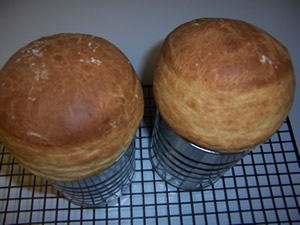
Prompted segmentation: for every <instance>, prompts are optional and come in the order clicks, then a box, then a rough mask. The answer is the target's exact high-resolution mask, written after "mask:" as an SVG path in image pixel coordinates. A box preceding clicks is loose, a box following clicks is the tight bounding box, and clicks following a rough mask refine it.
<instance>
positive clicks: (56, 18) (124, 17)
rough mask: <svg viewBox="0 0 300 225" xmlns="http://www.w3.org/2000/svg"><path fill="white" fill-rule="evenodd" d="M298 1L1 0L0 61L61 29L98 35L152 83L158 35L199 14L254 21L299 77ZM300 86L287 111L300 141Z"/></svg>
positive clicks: (197, 16)
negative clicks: (283, 52) (285, 51)
mask: <svg viewBox="0 0 300 225" xmlns="http://www.w3.org/2000/svg"><path fill="white" fill-rule="evenodd" d="M299 12H300V1H297V0H294V1H289V0H285V1H258V0H255V1H234V0H228V1H199V0H192V1H170V0H169V1H158V0H152V1H141V0H140V1H138V0H135V1H133V0H129V1H114V0H113V1H111V0H110V1H108V0H107V1H90V0H87V1H77V0H75V1H66V0H65V1H56V0H54V1H37V0H35V1H32V0H29V1H16V0H1V2H0V31H1V42H0V67H2V65H3V64H4V63H5V62H6V61H7V60H8V58H9V57H10V56H11V55H12V54H13V53H14V52H15V51H17V50H18V49H19V48H21V47H22V46H24V45H26V44H27V43H28V42H30V41H33V40H35V39H38V38H39V37H41V36H46V35H50V34H54V33H61V32H78V33H89V34H93V35H97V36H101V37H103V38H105V39H107V40H109V41H110V42H112V43H113V44H115V45H116V46H117V47H118V48H120V49H121V51H123V53H124V54H125V55H126V56H127V57H128V58H129V60H130V61H131V63H132V65H133V66H134V68H135V70H136V72H137V74H138V75H139V77H140V79H141V81H142V83H143V84H151V81H152V75H153V69H154V66H155V62H156V58H157V55H158V53H159V49H160V46H161V44H162V41H163V40H164V38H165V37H166V36H167V34H168V33H169V32H171V31H172V30H173V29H174V28H175V27H177V26H178V25H180V24H182V23H184V22H187V21H189V20H192V19H195V18H200V17H227V18H234V19H241V20H244V21H246V22H249V23H251V24H254V25H256V26H258V27H260V28H262V29H264V30H265V31H267V32H269V33H270V34H271V35H272V36H274V37H275V38H276V39H278V40H279V41H280V42H281V43H283V44H284V45H285V46H286V47H287V48H288V50H289V52H290V55H291V57H292V62H293V65H294V71H295V76H296V81H297V82H299V79H300V45H299V41H298V39H299V37H300V30H299V23H300V13H299ZM299 101H300V90H299V88H298V87H297V88H296V95H295V101H294V105H293V108H292V110H291V112H290V115H289V116H290V120H291V123H292V127H293V131H294V135H295V139H296V142H297V143H298V145H299V143H300V116H299V112H300V106H299Z"/></svg>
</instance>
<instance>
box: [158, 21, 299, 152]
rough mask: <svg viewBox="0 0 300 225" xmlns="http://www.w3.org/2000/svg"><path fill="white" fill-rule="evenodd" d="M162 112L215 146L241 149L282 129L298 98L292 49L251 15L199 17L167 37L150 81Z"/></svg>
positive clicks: (194, 138)
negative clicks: (246, 18)
mask: <svg viewBox="0 0 300 225" xmlns="http://www.w3.org/2000/svg"><path fill="white" fill-rule="evenodd" d="M153 82H154V83H153V90H154V97H155V101H156V104H157V107H158V109H159V111H160V114H161V116H162V117H163V119H164V120H165V121H166V122H167V123H168V125H169V126H170V127H171V128H172V129H173V130H174V131H175V132H176V133H177V134H179V135H181V136H182V137H184V138H186V139H187V140H188V141H190V142H193V143H194V144H197V145H199V146H201V147H204V148H208V149H211V150H215V151H218V152H238V151H244V150H248V149H251V148H254V147H255V146H257V145H259V144H261V143H263V142H264V141H265V140H266V139H268V138H269V137H270V136H271V135H272V134H273V133H274V132H276V131H277V129H279V127H280V126H281V125H282V123H283V122H284V120H285V119H286V117H287V115H288V113H289V111H290V109H291V107H292V103H293V98H294V90H295V77H294V72H293V66H292V63H291V58H290V55H289V53H288V50H287V49H286V48H285V47H284V46H283V45H282V44H281V43H280V42H279V41H277V40H276V39H275V38H273V37H272V36H271V35H270V34H268V33H266V32H265V31H263V30H262V29H260V28H257V27H255V26H253V25H250V24H248V23H246V22H243V21H239V20H233V19H225V18H201V19H196V20H193V21H190V22H187V23H185V24H182V25H180V26H179V27H177V28H176V29H174V30H173V31H172V32H171V33H170V34H169V35H168V36H167V38H166V39H165V41H164V44H163V47H162V50H161V54H160V56H159V59H158V63H157V67H156V71H155V74H154V81H153Z"/></svg>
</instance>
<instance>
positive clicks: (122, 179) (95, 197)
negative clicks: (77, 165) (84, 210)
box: [51, 140, 135, 207]
mask: <svg viewBox="0 0 300 225" xmlns="http://www.w3.org/2000/svg"><path fill="white" fill-rule="evenodd" d="M134 155H135V140H133V141H132V143H131V144H130V146H129V147H128V149H127V150H126V151H125V152H124V153H123V154H122V155H121V156H120V157H119V158H118V159H117V160H116V161H115V163H114V164H113V165H112V166H110V167H108V168H107V169H105V170H103V171H101V172H100V173H98V174H96V175H94V176H91V177H88V178H84V179H81V180H77V181H71V182H51V184H52V186H53V187H55V188H56V189H57V190H58V191H59V192H60V193H62V194H63V196H64V197H65V198H66V199H68V200H70V201H71V202H72V203H74V204H76V205H79V206H83V207H95V206H101V205H105V204H107V203H109V202H110V201H112V200H114V199H116V198H118V197H120V196H121V195H122V193H123V192H124V191H125V190H126V189H127V188H128V187H129V185H130V183H131V181H132V179H133V175H134V170H135V158H134Z"/></svg>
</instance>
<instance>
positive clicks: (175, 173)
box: [150, 112, 249, 190]
mask: <svg viewBox="0 0 300 225" xmlns="http://www.w3.org/2000/svg"><path fill="white" fill-rule="evenodd" d="M248 152H249V151H243V152H238V153H220V152H215V151H212V150H208V149H205V148H202V147H199V146H197V145H195V144H193V143H190V142H189V141H187V140H186V139H184V138H183V137H181V136H179V135H177V134H176V133H175V132H174V131H173V130H172V129H171V128H170V127H169V126H168V124H167V123H166V122H165V121H164V120H163V118H162V117H161V116H160V114H159V112H157V114H156V119H155V124H154V128H153V133H152V140H151V149H150V157H151V162H152V165H153V167H154V168H155V170H156V172H157V173H158V175H159V176H160V177H161V178H162V179H164V180H165V181H167V182H168V183H170V184H172V185H173V186H175V187H177V188H181V189H184V190H199V189H203V188H206V187H208V186H210V185H212V184H213V183H215V182H216V181H217V180H219V179H220V178H221V177H222V176H223V175H224V173H225V172H226V171H228V170H229V169H231V168H232V167H233V166H234V165H235V164H236V163H237V162H238V161H239V160H240V159H242V158H243V157H244V156H245V155H246V154H248Z"/></svg>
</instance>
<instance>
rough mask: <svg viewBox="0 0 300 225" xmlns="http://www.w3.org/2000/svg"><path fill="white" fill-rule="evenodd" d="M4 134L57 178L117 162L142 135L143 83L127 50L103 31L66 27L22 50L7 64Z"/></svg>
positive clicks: (1, 78)
mask: <svg viewBox="0 0 300 225" xmlns="http://www.w3.org/2000/svg"><path fill="white" fill-rule="evenodd" d="M0 86H1V87H0V140H1V141H2V142H3V143H4V145H5V146H6V148H7V149H8V150H9V151H10V153H11V154H12V155H13V156H14V157H15V158H16V160H17V162H18V163H20V164H21V165H23V166H24V167H25V168H27V169H28V170H29V171H31V172H32V173H33V174H35V175H38V176H41V177H44V178H46V179H49V180H52V181H73V180H78V179H82V178H86V177H89V176H91V175H94V174H96V173H98V172H100V171H102V170H104V169H106V168H107V167H109V166H110V165H112V164H113V163H114V162H115V160H116V159H117V158H118V157H119V156H120V155H121V154H122V153H123V152H124V150H126V149H127V147H128V146H129V145H130V143H131V142H132V140H133V138H134V137H135V133H136V129H137V128H138V126H139V124H140V122H141V119H142V116H143V111H144V101H143V93H142V88H141V85H140V83H139V80H138V78H137V76H136V73H135V71H134V69H133V67H132V66H131V64H130V62H129V61H128V59H127V58H126V56H125V55H124V54H123V53H122V52H121V51H120V50H119V49H118V48H117V47H115V46H114V45H113V44H111V43H110V42H108V41H106V40H104V39H102V38H100V37H96V36H92V35H87V34H76V33H62V34H55V35H51V36H47V37H42V38H40V39H38V40H35V41H33V42H31V43H29V44H28V45H26V46H25V47H23V48H22V49H20V50H19V51H17V52H16V53H15V54H14V55H13V56H12V57H11V58H10V59H9V60H8V61H7V63H6V64H5V65H4V66H3V68H2V69H1V71H0Z"/></svg>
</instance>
